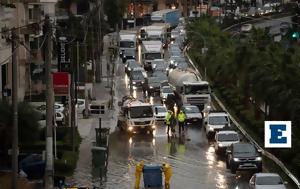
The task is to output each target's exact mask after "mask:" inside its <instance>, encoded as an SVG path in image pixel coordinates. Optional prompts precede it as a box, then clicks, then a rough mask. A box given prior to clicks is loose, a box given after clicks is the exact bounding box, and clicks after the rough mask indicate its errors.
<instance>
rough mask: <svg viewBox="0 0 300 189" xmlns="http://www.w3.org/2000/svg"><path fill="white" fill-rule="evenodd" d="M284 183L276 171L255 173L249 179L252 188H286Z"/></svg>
mask: <svg viewBox="0 0 300 189" xmlns="http://www.w3.org/2000/svg"><path fill="white" fill-rule="evenodd" d="M286 184H287V182H284V181H283V180H282V178H281V177H280V176H279V175H278V174H277V173H255V174H254V175H253V176H252V177H251V179H250V181H249V185H250V188H253V189H270V188H272V189H286V186H285V185H286Z"/></svg>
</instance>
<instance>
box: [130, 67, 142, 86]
mask: <svg viewBox="0 0 300 189" xmlns="http://www.w3.org/2000/svg"><path fill="white" fill-rule="evenodd" d="M129 79H130V85H131V86H135V87H142V86H143V85H144V83H145V77H144V75H143V73H142V71H140V70H138V71H131V72H130V76H129Z"/></svg>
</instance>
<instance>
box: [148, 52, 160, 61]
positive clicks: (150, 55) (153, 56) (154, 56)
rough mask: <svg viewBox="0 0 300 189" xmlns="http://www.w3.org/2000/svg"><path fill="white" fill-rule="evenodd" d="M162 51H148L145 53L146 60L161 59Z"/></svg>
mask: <svg viewBox="0 0 300 189" xmlns="http://www.w3.org/2000/svg"><path fill="white" fill-rule="evenodd" d="M161 58H162V57H161V53H147V54H145V59H146V60H154V59H161Z"/></svg>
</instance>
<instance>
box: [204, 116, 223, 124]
mask: <svg viewBox="0 0 300 189" xmlns="http://www.w3.org/2000/svg"><path fill="white" fill-rule="evenodd" d="M208 123H209V124H210V125H225V124H228V118H227V116H211V117H209V119H208Z"/></svg>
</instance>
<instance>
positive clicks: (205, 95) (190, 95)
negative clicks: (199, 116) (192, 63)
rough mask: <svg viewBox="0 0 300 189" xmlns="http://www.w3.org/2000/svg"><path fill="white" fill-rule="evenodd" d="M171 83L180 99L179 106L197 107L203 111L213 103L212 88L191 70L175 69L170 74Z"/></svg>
mask: <svg viewBox="0 0 300 189" xmlns="http://www.w3.org/2000/svg"><path fill="white" fill-rule="evenodd" d="M168 79H169V83H170V85H171V86H172V88H173V90H174V92H175V94H176V96H177V97H179V99H178V100H179V102H178V104H177V105H178V106H179V107H180V106H182V105H184V104H191V105H196V106H198V107H199V109H200V110H201V111H202V110H203V109H204V107H205V106H207V105H209V104H210V102H211V97H210V93H211V91H210V87H209V84H208V82H207V81H202V80H201V79H200V78H199V77H198V76H197V75H196V74H195V73H193V72H192V71H189V70H181V69H174V70H172V71H171V72H170V73H169V76H168Z"/></svg>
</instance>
